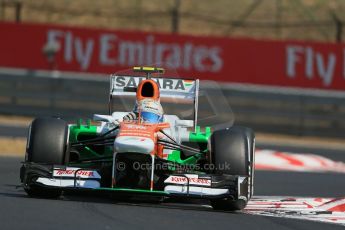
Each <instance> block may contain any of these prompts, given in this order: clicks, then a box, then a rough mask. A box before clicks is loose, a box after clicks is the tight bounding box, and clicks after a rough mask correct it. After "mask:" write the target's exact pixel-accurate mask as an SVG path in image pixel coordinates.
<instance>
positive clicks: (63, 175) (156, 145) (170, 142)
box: [20, 67, 255, 210]
mask: <svg viewBox="0 0 345 230" xmlns="http://www.w3.org/2000/svg"><path fill="white" fill-rule="evenodd" d="M132 73H133V74H114V75H111V77H110V100H109V115H97V114H96V115H94V117H93V119H92V120H87V122H86V123H83V121H82V120H81V119H79V120H78V121H77V122H76V123H75V124H67V122H65V121H64V120H62V119H58V118H37V119H35V120H34V121H33V122H32V123H31V125H30V128H29V134H28V138H27V147H26V155H25V162H24V163H23V165H22V167H21V172H20V177H21V181H22V183H23V187H24V189H25V191H26V192H27V194H28V195H29V196H34V197H52V198H54V197H59V196H60V195H61V193H62V192H64V191H69V190H73V191H75V190H77V191H84V190H86V191H94V192H106V193H111V194H112V195H113V197H115V198H116V197H124V196H127V195H128V196H132V197H133V196H134V197H138V196H140V195H145V196H146V197H147V196H152V197H159V199H161V200H164V198H169V197H176V198H177V197H185V198H198V199H200V198H201V199H207V200H209V201H210V203H211V205H212V207H213V208H214V209H217V210H241V209H243V208H244V207H245V206H246V204H247V202H248V200H249V199H250V198H251V197H252V195H253V178H254V166H253V165H254V148H255V147H254V145H255V137H254V133H253V131H252V130H251V129H249V128H245V127H240V126H233V127H229V128H226V129H223V130H215V131H213V130H212V129H211V127H203V128H201V127H200V126H197V120H198V94H199V80H186V79H177V78H166V77H161V76H162V75H163V73H164V70H163V69H161V68H153V67H134V69H133V72H132ZM115 98H120V99H121V101H122V104H126V105H128V104H130V103H128V101H127V100H132V101H133V99H134V100H135V101H134V105H135V106H134V110H133V111H130V112H128V111H127V112H119V111H115V112H113V108H114V107H116V108H119V103H115ZM161 102H162V104H163V105H165V104H164V103H166V104H169V103H170V104H174V103H176V104H178V105H183V106H185V107H187V108H188V109H189V111H192V112H193V113H190V114H192V115H191V117H192V119H189V120H188V119H180V118H179V117H178V116H176V115H168V114H164V113H163V107H162V106H161V104H160V103H161ZM175 107H177V106H175Z"/></svg>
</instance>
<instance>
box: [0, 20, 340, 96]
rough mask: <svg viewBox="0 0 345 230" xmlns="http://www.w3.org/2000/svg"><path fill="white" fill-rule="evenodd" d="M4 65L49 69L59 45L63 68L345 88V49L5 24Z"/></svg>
mask: <svg viewBox="0 0 345 230" xmlns="http://www.w3.org/2000/svg"><path fill="white" fill-rule="evenodd" d="M0 39H1V40H0V66H3V67H21V68H30V69H49V68H52V67H51V66H50V65H49V62H48V60H47V57H46V56H45V55H44V54H43V52H42V50H43V47H44V46H45V45H46V44H47V43H48V42H50V43H52V42H53V43H55V44H58V45H59V46H58V48H59V49H58V52H57V54H56V58H55V63H56V68H57V69H59V70H62V71H78V72H91V73H92V72H94V73H114V72H116V71H119V70H123V69H128V68H130V67H132V66H136V65H152V64H157V63H158V64H163V63H164V65H168V66H169V67H170V68H174V69H176V71H177V73H178V74H179V75H181V76H186V77H198V78H200V79H210V80H216V81H224V82H238V83H251V84H261V85H273V86H274V85H276V86H290V87H303V88H319V89H336V90H345V45H343V44H333V43H329V44H327V43H312V42H296V41H284V42H282V41H260V40H254V39H232V38H217V37H195V36H184V35H170V34H159V33H144V32H128V31H114V30H105V29H85V28H75V27H67V26H55V25H34V24H14V23H0Z"/></svg>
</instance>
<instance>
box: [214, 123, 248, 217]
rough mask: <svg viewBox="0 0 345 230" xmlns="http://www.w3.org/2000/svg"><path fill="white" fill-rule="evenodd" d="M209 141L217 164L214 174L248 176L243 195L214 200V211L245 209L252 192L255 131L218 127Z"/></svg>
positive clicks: (244, 128)
mask: <svg viewBox="0 0 345 230" xmlns="http://www.w3.org/2000/svg"><path fill="white" fill-rule="evenodd" d="M210 144H211V146H210V150H211V154H210V158H211V163H212V164H214V165H215V170H214V172H213V173H215V174H220V175H223V174H226V175H236V176H240V177H242V178H243V177H245V179H244V180H243V182H242V186H241V192H240V197H238V198H237V199H235V200H234V199H215V200H211V205H212V207H213V208H214V209H215V210H225V211H236V210H242V209H244V208H245V206H246V205H247V202H248V200H249V199H250V198H251V196H252V191H253V189H252V187H253V177H254V145H255V137H254V133H253V131H252V130H251V129H249V128H246V127H240V126H234V127H231V128H228V129H224V130H217V131H215V132H214V133H213V134H212V136H211V139H210ZM227 166H229V167H227Z"/></svg>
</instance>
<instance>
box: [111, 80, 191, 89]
mask: <svg viewBox="0 0 345 230" xmlns="http://www.w3.org/2000/svg"><path fill="white" fill-rule="evenodd" d="M145 79H146V78H145V77H129V76H114V77H113V79H112V87H113V89H119V88H124V87H128V88H136V87H138V85H139V83H140V82H141V81H142V80H145ZM152 79H153V80H154V81H156V82H157V84H158V87H159V88H160V89H164V90H173V91H183V92H184V91H189V90H190V89H192V87H193V86H194V84H195V81H194V80H182V79H168V78H152Z"/></svg>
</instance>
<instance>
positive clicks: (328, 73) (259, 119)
mask: <svg viewBox="0 0 345 230" xmlns="http://www.w3.org/2000/svg"><path fill="white" fill-rule="evenodd" d="M344 10H345V1H342V0H329V1H326V0H241V1H239V0H238V1H237V0H216V1H212V2H210V1H208V0H207V1H206V0H184V1H182V0H169V1H168V0H167V1H160V0H145V1H144V0H102V1H94V0H74V1H68V0H0V41H1V44H0V114H1V115H0V133H1V136H3V137H4V138H8V137H10V141H14V142H15V144H10V145H16V146H20V145H23V144H22V143H23V142H20V140H21V139H20V138H24V137H25V135H26V127H27V125H28V124H29V123H30V121H31V120H32V119H33V118H34V117H37V116H59V117H62V118H65V119H67V120H69V121H72V120H73V119H76V118H78V117H82V118H91V117H92V114H94V113H103V114H106V113H107V112H108V105H107V102H108V93H109V79H108V76H109V74H111V73H116V72H117V71H120V70H123V69H128V68H130V67H131V66H135V65H153V64H154V65H159V66H163V67H167V68H171V69H173V72H174V73H177V75H178V76H179V77H187V78H200V79H201V80H203V82H202V84H201V87H202V93H201V97H200V121H199V123H200V124H201V125H206V124H211V125H217V124H233V123H234V124H240V125H245V126H249V127H252V128H253V129H254V130H255V131H256V132H257V133H258V136H259V137H260V138H261V137H262V138H263V139H265V138H269V139H268V140H270V141H271V140H272V141H274V140H276V139H279V138H280V137H282V136H288V137H289V139H290V140H292V141H294V140H300V139H301V137H302V138H303V139H306V140H312V141H311V142H310V143H315V142H318V140H326V141H327V142H328V143H330V142H331V143H333V142H334V143H337V144H339V143H341V142H342V140H341V138H343V137H344V136H345V132H344V130H345V122H344V117H345V100H344V98H345V91H344V90H345V46H344V43H343V39H344V38H343V37H344V36H345V35H344V34H343V33H344V30H343V29H344V23H345V18H344V17H345V14H344ZM208 81H212V82H208ZM217 101H218V102H219V101H221V102H222V103H217ZM224 105H226V106H228V108H226V109H224V108H225V107H226V106H224ZM210 111H212V112H211V113H210ZM13 138H14V139H13ZM18 138H19V139H18ZM315 138H316V140H317V141H315ZM18 140H19V142H20V143H21V144H19V145H18V143H19V142H18ZM313 140H314V141H313ZM2 141H3V140H2ZM6 141H8V140H7V139H6ZM5 143H8V142H5ZM5 145H6V146H10V145H8V144H5ZM2 151H5V152H6V151H8V150H6V149H5V150H2Z"/></svg>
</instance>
